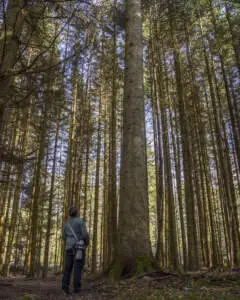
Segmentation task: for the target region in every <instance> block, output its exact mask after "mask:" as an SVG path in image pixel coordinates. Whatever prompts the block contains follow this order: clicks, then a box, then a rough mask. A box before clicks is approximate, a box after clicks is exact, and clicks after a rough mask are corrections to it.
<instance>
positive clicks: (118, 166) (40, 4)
mask: <svg viewBox="0 0 240 300" xmlns="http://www.w3.org/2000/svg"><path fill="white" fill-rule="evenodd" d="M239 24H240V6H239V3H238V1H237V0H236V1H230V0H148V1H145V0H142V1H140V0H126V1H124V0H104V1H103V0H86V1H85V0H83V1H81V0H79V1H77V0H68V1H67V0H66V1H65V0H2V5H1V6H0V272H1V273H2V275H4V276H6V275H8V274H9V272H10V271H11V270H13V269H18V270H20V271H21V272H23V273H24V274H27V275H29V276H30V277H35V276H38V277H39V276H43V278H46V277H47V274H48V271H49V270H54V271H57V270H59V269H60V268H61V267H62V265H63V251H64V247H63V242H62V238H61V236H62V227H63V224H64V222H65V221H66V219H67V218H68V209H69V207H70V206H71V205H73V204H74V205H77V206H78V208H79V212H80V217H81V218H82V219H83V220H84V221H85V222H86V224H87V228H88V230H89V233H90V246H89V247H88V250H87V251H88V261H87V265H88V270H89V271H90V272H93V273H96V272H101V271H105V270H110V273H111V274H112V275H113V276H114V277H117V276H121V275H123V274H125V273H141V272H144V271H149V270H152V269H154V268H155V267H156V265H158V266H159V267H161V268H165V269H168V270H175V271H176V270H185V271H186V270H198V269H200V268H201V267H206V268H217V267H236V266H238V267H239V266H240V227H239V218H240V93H239V92H240V89H239V83H240V38H239V37H240V28H239Z"/></svg>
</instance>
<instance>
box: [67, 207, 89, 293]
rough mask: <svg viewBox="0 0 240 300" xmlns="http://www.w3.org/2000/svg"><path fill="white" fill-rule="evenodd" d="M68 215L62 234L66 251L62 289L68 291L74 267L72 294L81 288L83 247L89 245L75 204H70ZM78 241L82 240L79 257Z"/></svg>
mask: <svg viewBox="0 0 240 300" xmlns="http://www.w3.org/2000/svg"><path fill="white" fill-rule="evenodd" d="M69 217H70V218H69V219H68V221H67V222H66V223H65V224H64V228H63V236H62V238H63V240H64V242H65V253H66V255H65V266H64V272H63V278H62V289H63V290H64V292H65V293H66V294H69V293H70V291H69V285H70V278H71V273H72V269H74V276H73V292H74V294H78V293H79V292H80V290H81V277H82V271H83V267H84V264H85V257H86V251H85V249H86V247H87V246H88V245H89V234H88V231H87V227H86V224H85V222H84V221H83V220H82V219H81V218H80V217H79V215H78V209H77V207H76V206H72V207H71V208H70V209H69ZM76 239H77V240H76ZM78 241H84V249H83V250H82V254H81V258H80V259H79V258H78V257H77V256H76V251H77V250H76V243H77V242H78Z"/></svg>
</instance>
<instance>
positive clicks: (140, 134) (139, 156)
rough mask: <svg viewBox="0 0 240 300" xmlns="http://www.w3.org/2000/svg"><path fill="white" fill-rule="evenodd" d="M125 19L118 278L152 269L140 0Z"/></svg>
mask: <svg viewBox="0 0 240 300" xmlns="http://www.w3.org/2000/svg"><path fill="white" fill-rule="evenodd" d="M126 19H127V20H126V44H125V51H126V52H125V64H126V65H125V89H124V102H123V141H122V152H121V155H122V158H121V173H120V207H119V228H118V239H117V248H116V255H115V263H114V264H113V266H112V268H111V271H110V274H111V275H112V276H113V277H115V278H117V277H119V276H121V275H123V274H134V273H135V274H136V273H139V272H143V271H147V270H149V269H151V268H152V266H151V258H152V252H151V247H150V237H149V216H148V183H147V155H146V136H145V124H144V93H143V64H142V63H143V44H142V17H141V1H140V0H128V1H126Z"/></svg>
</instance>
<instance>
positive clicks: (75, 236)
mask: <svg viewBox="0 0 240 300" xmlns="http://www.w3.org/2000/svg"><path fill="white" fill-rule="evenodd" d="M67 225H68V227H69V229H70V230H71V232H72V234H73V236H74V239H75V240H76V242H79V240H78V238H77V235H76V233H75V231H74V230H73V228H72V226H71V225H70V224H69V223H67Z"/></svg>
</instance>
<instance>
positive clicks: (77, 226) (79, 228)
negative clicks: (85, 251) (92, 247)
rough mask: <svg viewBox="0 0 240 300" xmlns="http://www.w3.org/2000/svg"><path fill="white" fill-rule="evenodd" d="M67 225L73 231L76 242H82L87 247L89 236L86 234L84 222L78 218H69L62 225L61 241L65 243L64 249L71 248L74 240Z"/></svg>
mask: <svg viewBox="0 0 240 300" xmlns="http://www.w3.org/2000/svg"><path fill="white" fill-rule="evenodd" d="M68 223H69V224H70V225H71V227H72V229H73V230H74V232H75V234H76V236H77V238H78V240H81V239H82V240H84V242H85V245H86V246H88V245H89V234H88V232H87V227H86V224H85V222H84V221H83V220H82V219H81V218H80V217H71V218H70V219H69V220H68V221H67V222H66V223H65V225H64V228H63V240H64V241H65V243H66V249H71V248H73V246H74V244H75V243H76V240H75V238H74V235H73V233H72V232H71V229H70V228H69V226H68Z"/></svg>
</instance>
